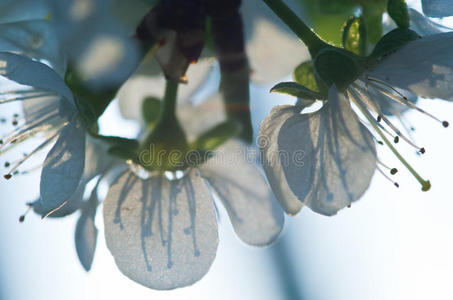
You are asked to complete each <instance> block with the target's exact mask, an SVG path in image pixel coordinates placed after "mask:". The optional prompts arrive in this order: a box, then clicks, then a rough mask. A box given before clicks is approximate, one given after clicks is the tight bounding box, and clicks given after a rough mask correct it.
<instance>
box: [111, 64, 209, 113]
mask: <svg viewBox="0 0 453 300" xmlns="http://www.w3.org/2000/svg"><path fill="white" fill-rule="evenodd" d="M211 68H212V61H210V60H208V59H200V60H199V61H198V62H197V63H196V64H194V65H191V66H190V67H189V69H188V70H187V74H186V76H187V79H188V82H187V84H180V85H179V87H178V102H179V103H181V102H185V101H187V100H188V99H190V96H191V95H192V94H194V93H195V91H196V90H197V89H198V88H199V87H200V86H201V84H202V83H203V81H204V80H205V79H206V77H207V76H208V73H209V71H210V70H211ZM145 70H146V73H145ZM164 92H165V78H164V76H162V74H161V71H160V66H159V64H158V63H157V62H156V60H155V59H148V60H146V61H145V62H144V63H143V64H142V65H141V66H140V68H139V70H138V71H137V74H136V75H134V76H133V77H131V78H130V79H129V80H128V81H126V83H125V84H124V85H123V86H122V87H121V89H120V90H119V92H118V99H119V103H120V109H121V114H122V115H123V117H125V118H127V119H134V120H138V121H143V120H142V111H141V107H142V103H143V100H144V99H145V98H146V97H157V98H159V99H163V97H164Z"/></svg>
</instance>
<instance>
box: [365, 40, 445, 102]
mask: <svg viewBox="0 0 453 300" xmlns="http://www.w3.org/2000/svg"><path fill="white" fill-rule="evenodd" d="M452 48H453V32H447V33H439V34H434V35H429V36H425V37H423V38H421V39H418V40H415V41H413V42H410V43H408V44H407V45H406V46H404V47H403V48H402V49H400V50H398V51H396V52H395V53H393V54H392V55H390V56H389V57H387V58H385V59H383V60H382V61H381V62H379V63H378V64H376V66H375V67H374V69H373V70H371V72H370V74H369V75H370V77H373V78H377V79H380V80H382V81H385V82H387V83H388V84H389V85H393V86H397V87H399V88H402V89H406V90H410V91H412V92H414V93H416V94H417V95H419V96H421V97H427V98H441V99H445V100H453V51H451V49H452Z"/></svg>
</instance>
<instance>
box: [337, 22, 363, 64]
mask: <svg viewBox="0 0 453 300" xmlns="http://www.w3.org/2000/svg"><path fill="white" fill-rule="evenodd" d="M341 43H342V45H343V48H345V49H346V50H348V51H351V52H353V53H355V54H357V55H361V56H365V55H366V47H367V32H366V27H365V22H364V21H363V19H362V18H361V17H359V18H357V17H351V18H350V19H349V20H348V21H346V23H345V25H344V27H343V33H342V37H341Z"/></svg>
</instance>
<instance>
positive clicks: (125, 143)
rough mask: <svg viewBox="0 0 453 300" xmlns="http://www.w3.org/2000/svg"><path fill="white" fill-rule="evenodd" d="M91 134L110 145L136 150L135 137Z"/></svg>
mask: <svg viewBox="0 0 453 300" xmlns="http://www.w3.org/2000/svg"><path fill="white" fill-rule="evenodd" d="M91 136H92V137H93V138H95V139H98V140H101V141H104V142H106V143H107V144H109V145H111V146H112V147H113V146H114V147H122V148H129V149H133V150H134V151H136V150H137V149H138V147H139V142H138V141H137V140H135V139H127V138H122V137H119V136H105V135H99V134H91Z"/></svg>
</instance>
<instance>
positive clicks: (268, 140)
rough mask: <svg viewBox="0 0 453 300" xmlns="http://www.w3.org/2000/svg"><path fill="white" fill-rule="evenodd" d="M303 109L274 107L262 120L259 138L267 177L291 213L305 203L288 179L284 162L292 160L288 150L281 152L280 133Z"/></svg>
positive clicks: (288, 106) (282, 204) (291, 106)
mask: <svg viewBox="0 0 453 300" xmlns="http://www.w3.org/2000/svg"><path fill="white" fill-rule="evenodd" d="M301 110H302V107H300V106H293V105H280V106H276V107H274V108H273V109H272V111H271V113H270V114H269V115H268V116H267V117H266V118H265V119H264V120H263V121H262V122H261V126H260V132H259V140H258V143H259V146H260V149H261V156H262V158H261V159H262V164H263V168H264V171H265V173H266V177H267V179H268V180H269V184H270V186H271V187H272V191H273V192H274V194H275V196H276V197H277V200H278V201H279V202H280V205H281V206H282V207H283V209H284V210H285V211H286V213H287V214H289V215H295V214H297V213H298V212H299V210H300V209H301V208H302V205H303V204H302V202H301V201H299V199H297V197H296V196H295V195H294V193H293V192H292V191H291V188H290V187H289V186H288V182H287V181H286V178H285V174H284V172H283V165H282V164H283V163H286V164H287V163H290V161H289V158H288V157H287V152H281V153H280V152H279V147H278V135H279V132H280V129H281V127H282V125H283V124H284V123H285V121H286V120H287V119H289V118H291V117H292V116H296V115H299V113H300V111H301ZM296 138H297V137H295V139H296ZM309 141H310V140H309ZM282 160H283V161H282Z"/></svg>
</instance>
